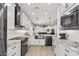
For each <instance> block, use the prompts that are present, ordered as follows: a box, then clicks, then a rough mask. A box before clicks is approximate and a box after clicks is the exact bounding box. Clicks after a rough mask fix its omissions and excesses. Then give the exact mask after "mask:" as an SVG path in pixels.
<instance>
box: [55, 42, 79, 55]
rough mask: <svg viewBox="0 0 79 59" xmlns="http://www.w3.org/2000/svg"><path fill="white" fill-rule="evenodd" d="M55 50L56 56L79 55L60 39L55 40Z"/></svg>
mask: <svg viewBox="0 0 79 59" xmlns="http://www.w3.org/2000/svg"><path fill="white" fill-rule="evenodd" d="M54 52H55V54H56V56H78V54H77V53H75V52H74V51H72V50H70V49H69V48H67V47H65V46H64V45H63V44H61V43H60V42H58V41H55V46H54Z"/></svg>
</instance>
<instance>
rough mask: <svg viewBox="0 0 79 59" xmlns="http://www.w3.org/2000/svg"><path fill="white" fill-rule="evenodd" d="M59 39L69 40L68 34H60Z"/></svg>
mask: <svg viewBox="0 0 79 59" xmlns="http://www.w3.org/2000/svg"><path fill="white" fill-rule="evenodd" d="M59 36H60V37H59V39H66V40H67V37H68V36H67V34H66V33H59Z"/></svg>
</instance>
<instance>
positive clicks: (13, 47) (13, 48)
mask: <svg viewBox="0 0 79 59" xmlns="http://www.w3.org/2000/svg"><path fill="white" fill-rule="evenodd" d="M14 52H16V46H15V45H14V46H12V47H10V48H8V49H7V53H8V54H12V53H14Z"/></svg>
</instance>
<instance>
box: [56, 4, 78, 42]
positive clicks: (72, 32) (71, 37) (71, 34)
mask: <svg viewBox="0 0 79 59" xmlns="http://www.w3.org/2000/svg"><path fill="white" fill-rule="evenodd" d="M62 5H63V4H62ZM62 5H61V6H62ZM72 8H73V7H72ZM60 11H61V7H60V6H59V8H58V9H57V38H59V33H61V32H62V33H67V34H68V39H69V40H73V41H77V42H79V30H61V29H60V15H61V13H60Z"/></svg>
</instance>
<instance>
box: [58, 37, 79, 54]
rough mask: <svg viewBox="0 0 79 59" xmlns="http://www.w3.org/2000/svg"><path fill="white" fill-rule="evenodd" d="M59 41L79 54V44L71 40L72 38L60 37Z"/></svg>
mask: <svg viewBox="0 0 79 59" xmlns="http://www.w3.org/2000/svg"><path fill="white" fill-rule="evenodd" d="M57 41H58V42H60V43H61V44H63V45H64V46H65V47H66V48H68V49H70V50H72V51H73V52H75V53H77V54H78V55H79V44H75V42H74V41H70V40H62V39H60V40H57ZM78 43H79V42H78ZM76 46H78V47H77V48H75V47H76Z"/></svg>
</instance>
